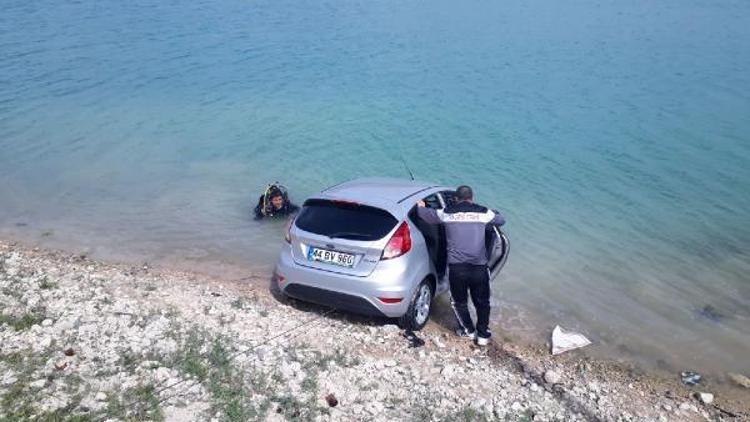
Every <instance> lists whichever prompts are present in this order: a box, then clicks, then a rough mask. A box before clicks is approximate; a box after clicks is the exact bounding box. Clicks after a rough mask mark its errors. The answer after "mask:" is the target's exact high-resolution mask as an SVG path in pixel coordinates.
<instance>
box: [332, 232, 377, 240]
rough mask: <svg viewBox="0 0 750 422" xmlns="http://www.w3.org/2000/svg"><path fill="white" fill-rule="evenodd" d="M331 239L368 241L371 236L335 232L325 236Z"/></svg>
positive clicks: (367, 234)
mask: <svg viewBox="0 0 750 422" xmlns="http://www.w3.org/2000/svg"><path fill="white" fill-rule="evenodd" d="M327 236H328V237H330V238H331V239H333V238H336V237H338V238H341V239H359V240H370V238H371V237H372V235H370V234H369V233H357V232H336V233H331V234H329V235H327Z"/></svg>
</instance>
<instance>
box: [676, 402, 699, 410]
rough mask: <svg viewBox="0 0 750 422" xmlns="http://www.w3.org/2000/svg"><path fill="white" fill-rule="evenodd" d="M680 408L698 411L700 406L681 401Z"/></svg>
mask: <svg viewBox="0 0 750 422" xmlns="http://www.w3.org/2000/svg"><path fill="white" fill-rule="evenodd" d="M680 410H684V411H686V412H687V411H693V412H697V411H698V408H697V407H695V406H693V405H692V404H690V403H688V402H684V403H680Z"/></svg>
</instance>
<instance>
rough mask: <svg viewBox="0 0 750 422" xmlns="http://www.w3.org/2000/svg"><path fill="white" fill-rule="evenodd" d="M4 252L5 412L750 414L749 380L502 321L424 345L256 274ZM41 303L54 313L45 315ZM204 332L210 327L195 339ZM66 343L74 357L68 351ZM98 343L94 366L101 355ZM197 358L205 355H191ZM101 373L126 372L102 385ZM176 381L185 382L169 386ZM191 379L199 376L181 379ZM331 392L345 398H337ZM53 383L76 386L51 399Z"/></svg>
mask: <svg viewBox="0 0 750 422" xmlns="http://www.w3.org/2000/svg"><path fill="white" fill-rule="evenodd" d="M0 263H1V264H2V265H0V284H1V287H2V288H3V292H2V294H1V295H0V298H1V300H2V302H0V303H2V304H3V310H2V315H3V322H4V323H3V324H2V325H0V330H2V331H0V334H1V335H2V344H3V348H2V352H1V353H2V355H1V356H2V357H3V358H2V360H1V361H0V376H1V377H2V379H1V381H2V384H3V386H4V388H5V389H6V393H4V394H3V397H2V403H3V406H2V408H0V410H1V411H2V412H3V416H8V414H9V413H8V412H9V409H10V407H9V406H11V404H8V403H12V402H8V403H6V402H7V400H6V399H7V397H8V395H9V394H11V393H12V392H16V393H18V394H19V397H20V396H23V397H27V398H29V397H31V398H33V400H32V402H30V403H26V404H28V406H29V407H28V409H26V410H28V411H29V412H32V414H37V415H38V414H42V413H39V412H46V413H45V414H53V413H55V412H61V411H62V412H63V413H62V414H63V415H78V416H81V417H88V416H91V415H95V416H97V417H98V416H102V417H104V416H106V417H107V418H110V419H114V420H117V419H118V418H119V419H124V418H126V417H131V416H132V415H128V413H127V412H128V410H127V409H124V410H123V409H121V411H120V413H118V412H117V409H118V403H119V408H124V407H125V406H123V404H124V403H127V402H132V401H138V400H140V401H141V402H143V403H145V404H144V405H143V406H145V407H143V406H141V405H137V406H136V407H135V410H136V411H138V410H139V409H140V410H142V409H144V408H146V409H147V410H148V411H149V412H151V413H148V412H146V413H147V414H144V415H146V416H149V418H151V419H160V418H164V419H167V420H212V419H217V420H240V419H232V417H231V416H232V415H233V413H232V409H235V410H237V409H244V410H246V411H249V410H250V409H253V412H255V413H254V414H253V415H255V418H256V419H261V420H285V419H287V420H290V419H295V418H296V417H300V416H301V415H303V414H304V415H306V416H310V419H315V420H373V419H375V420H380V419H378V418H380V417H383V416H384V415H387V416H388V417H387V418H385V419H382V420H393V418H394V417H395V418H397V419H409V418H417V416H428V418H427V419H430V418H431V417H434V418H437V420H442V419H449V418H451V417H453V418H454V419H461V418H464V420H496V419H510V420H530V418H533V420H560V419H564V420H746V419H743V418H750V403H749V401H748V397H750V393H749V392H748V391H750V390H740V389H738V388H734V387H731V386H722V385H721V384H718V383H714V382H712V380H706V381H705V382H703V383H701V384H699V385H698V386H696V387H694V388H688V387H685V386H683V385H681V383H679V381H678V380H677V377H676V376H675V377H674V378H665V377H663V376H659V375H658V374H656V373H652V372H644V371H643V370H642V369H640V368H638V367H637V366H635V365H632V364H622V363H618V362H607V361H601V360H594V359H592V358H590V357H586V356H585V355H583V354H582V353H578V352H569V353H567V354H564V355H560V356H555V357H552V356H549V353H548V351H547V350H545V348H544V347H542V346H540V345H530V346H527V345H516V344H513V343H505V344H498V343H497V341H498V340H499V341H502V334H500V333H498V335H497V336H496V340H495V342H494V344H493V345H492V346H491V347H489V348H487V349H479V348H477V347H474V346H471V345H469V344H468V343H467V342H465V341H461V339H457V338H455V337H454V336H452V335H451V334H452V333H450V331H449V330H448V328H446V327H445V324H444V323H441V321H431V322H430V323H429V324H428V326H427V327H426V328H425V329H424V330H423V331H421V332H420V333H418V335H419V336H420V337H421V338H422V339H423V340H425V342H426V344H425V345H424V346H423V347H419V348H411V347H409V344H408V342H407V340H406V339H405V338H403V337H402V336H401V332H400V330H398V328H397V327H395V326H393V325H392V324H390V323H389V322H388V321H377V320H372V319H367V318H362V317H358V316H355V315H349V314H343V313H338V312H332V313H327V311H326V310H325V308H323V307H318V306H313V305H307V304H302V303H298V302H296V301H288V300H280V299H279V298H278V297H275V296H274V295H273V294H272V292H271V290H270V288H269V280H264V279H263V277H262V276H258V275H253V276H251V277H248V279H250V278H251V279H252V280H251V281H252V282H248V280H247V279H246V280H236V279H233V280H226V279H221V278H220V277H211V276H208V275H205V274H198V273H194V272H193V273H191V272H184V271H176V270H170V269H159V270H158V271H154V270H153V269H151V268H149V267H148V266H145V267H144V266H133V265H127V264H116V263H107V262H100V261H93V260H89V259H88V258H87V257H86V256H81V255H75V254H70V253H65V252H59V251H55V250H48V249H42V248H35V247H29V246H28V245H23V244H20V243H18V242H9V241H3V240H0ZM21 286H23V287H25V288H24V289H19V288H20V287H21ZM71 305H75V306H71ZM40 309H44V311H43V312H42V313H43V315H41V314H39V315H38V314H35V313H34V312H37V311H39V310H40ZM39 312H41V311H39ZM28 315H31V316H28ZM27 316H28V317H27ZM24 318H25V320H24ZM188 326H189V328H187V327H188ZM17 328H21V329H17ZM191 336H192V337H191ZM196 336H197V337H200V338H201V339H202V340H201V341H200V342H197V343H196V344H193V343H191V341H194V340H195V338H196ZM48 339H49V340H48ZM191 339H193V340H191ZM141 340H148V341H141ZM280 340H283V342H282V341H280ZM198 343H200V345H201V347H203V346H205V344H213V345H214V346H215V347H214V349H216V348H217V347H218V348H219V349H221V350H223V352H224V354H223V356H224V357H225V358H226V357H227V355H229V356H234V357H235V358H238V360H236V361H235V359H229V361H227V359H223V360H222V359H219V361H221V362H223V363H224V364H225V365H226V366H227V369H226V371H229V372H230V373H231V374H233V376H232V377H229V378H228V379H223V378H221V376H222V374H215V373H214V371H213V369H214V368H213V366H214V365H215V364H216V359H214V360H211V354H212V352H216V350H213V349H211V350H202V352H203V353H195V352H196V350H193V349H201V347H199V344H198ZM352 343H353V344H354V345H356V346H357V347H354V348H352V347H350V346H351V345H352ZM40 344H41V345H43V346H45V347H42V348H40V347H39V346H40ZM165 344H166V345H169V347H166V346H164V345H165ZM217 345H219V346H217ZM191 347H192V349H191ZM69 349H73V352H74V355H72V356H66V353H65V352H66V351H69ZM77 351H78V352H77ZM206 353H208V355H209V356H208V358H209V360H208V361H206V362H203V361H202V360H201V359H203V358H204V356H203V355H204V354H206ZM99 356H103V357H104V358H103V359H100V361H99V362H97V365H96V367H94V366H95V365H92V364H91V363H92V362H88V360H89V359H91V360H92V361H94V360H95V359H96V357H99ZM180 357H182V358H183V359H179V358H180ZM219 357H221V356H219ZM185 358H186V359H187V360H188V361H194V365H193V366H187V367H186V366H185V365H184V361H185ZM213 358H216V356H213ZM240 358H241V359H240ZM36 361H38V362H36ZM230 361H231V362H230ZM34 362H36V364H34ZM143 362H151V363H149V364H147V365H146V367H143ZM154 362H156V363H154ZM207 362H211V363H212V364H211V365H209V364H208V363H207ZM320 362H326V364H325V365H321V364H320ZM128 363H130V365H127V364H128ZM230 363H232V365H230ZM234 363H237V365H236V366H234ZM58 364H59V365H58ZM63 365H64V367H63V368H62V369H60V368H59V366H63ZM151 366H155V367H154V368H151ZM259 366H260V367H262V368H263V371H261V372H263V373H264V374H266V375H267V376H266V378H270V380H264V381H263V382H264V383H265V384H264V385H265V386H266V390H264V389H261V388H257V389H255V387H253V386H254V385H255V384H253V383H254V382H255V383H260V381H259V380H255V381H253V380H250V381H248V380H247V377H248V376H250V375H252V374H254V373H255V372H257V368H258V367H259ZM131 367H132V368H131ZM289 368H292V369H289ZM130 369H133V371H131V370H130ZM102 371H103V372H102ZM264 371H265V372H264ZM97 373H99V375H96V374H97ZM102 373H103V374H104V375H103V376H104V378H105V379H110V381H111V379H116V380H117V381H119V382H115V381H111V382H109V384H107V382H104V383H101V382H99V381H98V380H97V378H99V377H101V376H102ZM22 374H23V376H21V375H22ZM223 375H227V374H226V373H225V374H223ZM488 375H489V376H488ZM216 377H218V378H216ZM236 378H241V379H244V380H245V381H244V382H242V383H240V384H237V385H235V387H236V388H237V389H240V390H241V391H243V392H250V393H252V394H250V396H251V398H250V399H248V400H249V401H248V402H241V403H239V402H231V403H230V402H227V401H226V400H224V398H226V397H225V395H226V394H228V393H227V392H226V391H216V388H218V387H217V384H222V385H223V384H227V383H228V384H230V385H234V384H233V382H234V381H233V380H235V381H236ZM162 379H164V380H162ZM368 379H372V380H373V382H374V383H375V384H377V385H376V386H372V385H371V384H372V383H368V382H366V381H367V380H368ZM73 380H75V382H74V381H73ZM160 380H162V381H163V382H161V384H164V383H166V385H160ZM170 380H171V381H172V382H171V383H173V384H176V385H175V387H174V388H170V389H164V390H161V389H162V388H164V387H165V386H168V385H169V384H170ZM363 380H364V381H363ZM11 381H12V382H11ZM219 381H221V382H219ZM342 382H343V384H342ZM73 384H76V385H77V386H76V388H75V389H74V388H73V387H72V385H73ZM185 385H190V388H188V389H186V390H185V391H182V390H180V388H181V387H182V386H185ZM149 386H150V387H149ZM271 387H272V388H271ZM475 387H477V388H475ZM478 387H481V388H478ZM723 387H727V388H726V389H725V388H723ZM139 388H140V389H139ZM149 388H150V389H149ZM144 389H145V390H144ZM414 389H416V390H419V393H417V392H415V391H414ZM73 390H75V391H73ZM264 391H266V392H268V391H273V392H274V393H273V394H264ZM278 391H283V392H284V394H281V395H280V394H277V392H278ZM467 391H468V392H470V393H472V394H473V395H472V394H468V395H467ZM384 392H385V393H384ZM696 392H710V393H713V394H715V396H716V398H715V401H714V403H713V404H710V405H708V404H702V403H700V402H699V401H698V400H696V398H695V397H694V393H696ZM21 393H22V394H21ZM147 393H148V394H147ZM173 393H174V396H170V394H173ZM225 393H226V394H225ZM328 394H333V395H334V396H335V397H336V401H337V402H338V404H337V405H336V406H335V407H331V406H330V402H331V401H330V400H326V397H327V396H328ZM44 395H47V396H48V397H47V398H46V399H45V400H40V399H39V397H40V396H44ZM56 395H57V396H60V395H62V396H64V398H60V397H57V399H54V400H53V399H51V397H55V396H56ZM229 396H231V394H229ZM424 396H427V398H428V399H431V398H435V399H436V400H427V401H425V400H424V399H425V397H424ZM19 397H16V398H17V399H18V398H19ZM477 397H480V398H479V399H477ZM437 398H440V399H439V400H437ZM100 399H101V400H100ZM128 399H130V400H128ZM24 400H27V399H24ZM243 400H244V399H243ZM230 401H231V400H230ZM149 403H151V404H152V405H153V404H154V403H156V404H155V405H153V406H151V405H149ZM6 404H7V405H6ZM17 405H18V403H15V404H12V406H17ZM149 406H150V407H149ZM238 406H239V407H238ZM21 410H23V409H21ZM83 410H86V411H83ZM10 411H12V409H11V410H10ZM33 412H37V413H33ZM123 412H124V413H123ZM295 412H296V415H297V416H295ZM242 415H244V416H245V417H250V416H252V415H250V414H249V413H242ZM732 415H735V416H737V417H732ZM27 416H28V415H27ZM136 416H137V415H136ZM141 416H143V415H141ZM155 416H159V417H155ZM434 418H433V419H434ZM525 418H526V419H525ZM251 419H253V418H251ZM92 420H96V419H92Z"/></svg>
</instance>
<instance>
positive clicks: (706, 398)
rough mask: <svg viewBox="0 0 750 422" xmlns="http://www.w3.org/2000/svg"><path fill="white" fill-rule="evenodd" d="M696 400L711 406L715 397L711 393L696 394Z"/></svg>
mask: <svg viewBox="0 0 750 422" xmlns="http://www.w3.org/2000/svg"><path fill="white" fill-rule="evenodd" d="M695 398H697V399H698V400H699V401H700V402H701V403H703V404H711V403H713V402H714V395H713V394H711V393H695Z"/></svg>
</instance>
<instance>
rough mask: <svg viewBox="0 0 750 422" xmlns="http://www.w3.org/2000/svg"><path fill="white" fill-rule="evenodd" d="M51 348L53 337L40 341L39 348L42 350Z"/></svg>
mask: <svg viewBox="0 0 750 422" xmlns="http://www.w3.org/2000/svg"><path fill="white" fill-rule="evenodd" d="M50 346H52V337H44V338H43V339H41V340H40V341H39V347H41V348H42V349H46V348H48V347H50Z"/></svg>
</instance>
